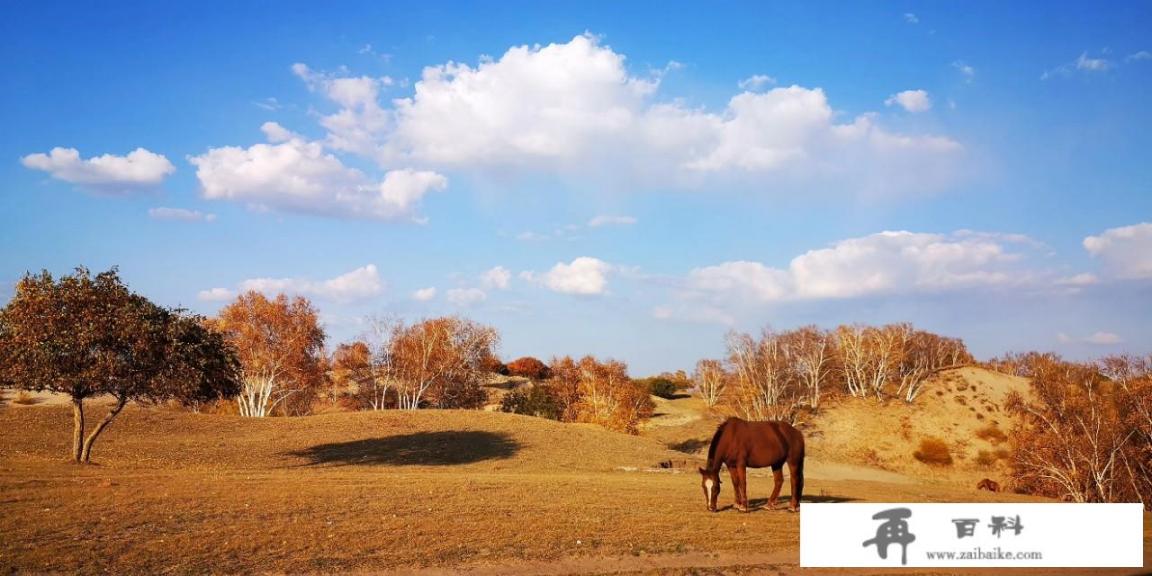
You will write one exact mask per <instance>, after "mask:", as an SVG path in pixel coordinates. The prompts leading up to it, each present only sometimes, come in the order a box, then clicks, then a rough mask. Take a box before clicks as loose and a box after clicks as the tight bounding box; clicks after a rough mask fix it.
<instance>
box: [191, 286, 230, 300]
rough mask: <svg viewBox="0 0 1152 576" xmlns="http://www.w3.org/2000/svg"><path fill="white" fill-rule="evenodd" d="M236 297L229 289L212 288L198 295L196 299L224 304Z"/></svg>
mask: <svg viewBox="0 0 1152 576" xmlns="http://www.w3.org/2000/svg"><path fill="white" fill-rule="evenodd" d="M235 297H236V293H235V292H233V291H231V290H229V289H227V288H212V289H210V290H201V291H200V292H198V293H196V298H198V299H200V300H204V301H206V302H224V301H227V300H231V299H233V298H235Z"/></svg>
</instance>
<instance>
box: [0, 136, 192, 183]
mask: <svg viewBox="0 0 1152 576" xmlns="http://www.w3.org/2000/svg"><path fill="white" fill-rule="evenodd" d="M20 162H21V163H22V164H23V165H24V166H25V167H27V168H31V169H33V170H40V171H42V172H47V173H48V174H50V175H51V176H52V177H53V178H55V179H57V180H63V181H65V182H69V183H72V184H76V185H78V186H81V187H83V188H86V189H89V190H92V191H95V192H102V193H120V192H131V191H134V190H140V189H146V188H151V187H155V186H158V185H159V184H160V183H161V182H163V181H164V178H166V177H168V176H169V175H171V174H172V173H173V172H175V171H176V167H175V166H173V165H172V163H171V162H169V161H168V159H167V158H165V157H164V156H163V155H162V154H156V153H153V152H150V151H148V150H145V149H144V148H137V149H135V150H133V151H132V152H129V153H128V155H127V156H114V155H112V154H104V155H103V156H97V157H94V158H88V159H86V160H85V159H83V158H81V157H80V151H79V150H76V149H75V148H59V147H57V148H53V149H52V150H51V151H50V152H49V153H48V154H29V155H27V156H25V157H23V158H21V159H20Z"/></svg>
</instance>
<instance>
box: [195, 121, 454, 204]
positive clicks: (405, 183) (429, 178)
mask: <svg viewBox="0 0 1152 576" xmlns="http://www.w3.org/2000/svg"><path fill="white" fill-rule="evenodd" d="M263 129H264V132H265V133H266V134H267V135H268V136H269V138H270V139H272V140H273V141H279V140H281V139H282V138H288V140H284V141H280V142H279V143H273V144H255V145H253V146H251V147H249V148H238V147H235V146H227V147H224V148H211V149H209V150H208V151H207V152H205V153H204V154H202V155H200V156H193V157H190V158H189V159H188V161H189V162H190V163H192V165H194V166H196V177H197V178H198V179H199V180H200V186H201V188H202V190H203V195H204V197H205V198H209V199H223V200H234V201H240V202H245V203H247V204H248V205H250V206H252V207H255V208H257V209H265V210H277V211H286V212H300V213H306V214H320V215H326V216H336V217H345V218H359V219H368V220H393V219H400V218H410V219H413V220H417V221H419V220H420V218H419V217H418V216H417V215H416V209H417V207H418V204H419V202H420V200H421V199H422V198H423V197H424V195H425V194H427V193H428V192H430V191H433V190H443V189H444V188H445V187H447V185H448V180H447V178H445V177H444V176H442V175H440V174H437V173H435V172H428V171H415V170H408V169H402V170H391V171H388V172H387V173H386V174H385V175H384V179H383V180H382V181H379V182H374V181H372V180H370V179H369V178H368V177H367V176H366V175H365V174H364V173H362V172H360V171H359V170H356V169H354V168H349V167H347V166H345V165H344V164H343V163H342V162H341V161H340V160H339V159H337V158H336V157H335V156H333V155H331V154H328V153H326V152H324V148H323V146H321V144H320V143H318V142H306V141H304V140H303V139H301V138H299V137H297V136H296V135H294V134H292V133H290V132H288V131H287V130H284V129H283V128H282V127H280V126H279V125H278V124H275V123H271V122H269V123H266V124H265V125H264V127H263Z"/></svg>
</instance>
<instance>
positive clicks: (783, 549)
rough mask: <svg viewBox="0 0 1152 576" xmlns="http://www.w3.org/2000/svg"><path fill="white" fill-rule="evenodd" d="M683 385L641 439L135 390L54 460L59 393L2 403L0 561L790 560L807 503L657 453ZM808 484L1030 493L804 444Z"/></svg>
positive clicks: (826, 494)
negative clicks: (741, 509) (84, 460)
mask: <svg viewBox="0 0 1152 576" xmlns="http://www.w3.org/2000/svg"><path fill="white" fill-rule="evenodd" d="M694 402H695V401H694V400H692V399H688V398H685V399H679V400H674V401H669V402H668V403H658V410H657V411H658V413H660V414H662V416H658V417H657V418H655V419H654V420H653V422H652V423H651V424H650V426H649V428H648V429H647V430H646V431H645V435H644V436H640V437H636V436H627V435H623V434H618V433H614V432H610V431H607V430H604V429H601V428H598V427H595V426H590V425H571V424H560V423H557V422H552V421H548V420H541V419H537V418H530V417H525V416H517V415H512V414H503V413H490V412H482V411H432V410H429V411H421V412H397V411H388V412H382V413H363V412H361V413H342V414H325V415H318V416H311V417H301V418H275V419H271V418H270V419H243V418H238V417H231V416H218V415H200V414H190V413H186V412H179V411H171V410H165V409H141V408H136V407H130V408H128V409H126V410H125V412H124V414H122V415H121V417H120V418H119V419H117V421H116V422H115V423H114V424H113V425H112V427H111V428H110V429H109V430H108V432H107V433H106V434H105V436H104V437H102V439H101V441H100V442H99V443H98V444H97V446H96V449H95V451H94V453H93V459H94V461H95V463H96V465H93V466H78V465H74V464H71V463H68V462H67V461H66V458H65V452H66V447H67V443H68V439H69V436H70V426H71V414H70V411H69V410H68V409H67V408H65V407H60V406H52V405H50V404H44V405H33V406H30V407H19V406H14V405H11V404H8V405H5V406H3V407H0V430H2V431H3V432H4V434H3V435H4V442H3V443H2V444H0V506H2V510H3V514H0V573H10V572H14V573H44V572H67V573H96V572H109V573H116V574H159V573H163V574H201V573H206V572H211V573H252V572H260V573H315V572H322V573H330V572H340V573H349V572H351V573H379V572H380V571H382V570H398V569H399V570H402V571H404V572H406V573H413V572H412V571H414V570H417V571H418V570H419V569H429V570H433V572H431V573H444V572H435V570H447V571H449V572H452V573H455V572H459V571H464V570H467V571H469V572H471V573H473V574H485V573H488V574H568V573H678V574H698V573H720V572H723V573H764V572H780V571H785V572H787V571H791V570H793V569H795V568H796V562H797V557H796V554H797V531H798V527H799V516H797V515H795V514H790V513H787V512H784V511H782V510H778V511H768V510H765V509H761V510H757V511H754V512H752V513H748V514H740V513H736V512H734V511H733V510H732V509H731V508H730V504H731V501H732V500H731V498H732V494H731V491H730V488H729V486H728V485H727V484H725V488H724V492H723V493H722V495H721V505H722V509H721V511H720V512H719V513H709V512H707V511H705V507H704V505H703V504H704V503H703V499H702V495H701V493H700V486H699V477H698V476H697V475H696V474H695V472H694V471H693V470H691V469H684V468H673V469H661V468H657V466H658V465H659V464H660V463H661V462H665V461H668V460H674V459H682V460H687V461H689V462H693V461H694V460H693V456H691V455H689V454H687V453H686V452H676V451H672V450H669V449H667V448H666V444H667V443H669V441H671V440H673V439H679V440H676V441H675V442H673V443H674V444H675V443H676V442H680V443H683V442H684V441H686V440H691V439H692V438H693V437H699V436H703V437H705V438H706V437H708V436H710V434H711V430H712V429H714V426H715V419H716V418H718V415H716V414H712V413H708V412H706V411H700V410H699V409H698V408H699V407H698V406H696V404H695V403H694ZM680 447H681V448H682V449H684V450H687V451H691V446H689V445H682V446H680ZM769 489H770V481H769V479H768V478H767V477H766V472H765V471H756V473H754V474H752V475H751V480H750V489H749V495H750V497H751V498H752V503H753V505H754V506H763V505H764V504H765V503H766V500H765V496H766V495H767V493H768V491H769ZM785 492H786V493H787V489H786V490H785ZM804 500H805V501H806V502H848V501H876V502H902V501H903V502H925V501H928V502H931V501H938V502H964V501H1029V500H1037V499H1035V498H1029V497H1024V496H1018V495H1013V494H990V493H987V492H977V491H975V490H973V489H972V488H971V487H968V486H949V485H945V484H940V483H923V482H919V481H916V480H915V479H914V478H913V477H911V476H905V475H900V474H895V473H892V472H884V471H882V470H877V469H875V468H869V467H865V466H859V465H855V464H852V463H841V462H829V461H824V460H822V457H821V456H820V455H819V454H816V455H813V457H812V459H811V460H810V462H809V465H808V482H807V487H806V490H805V498H804ZM417 573H418V572H417ZM1120 573H1124V572H1123V571H1121V572H1120Z"/></svg>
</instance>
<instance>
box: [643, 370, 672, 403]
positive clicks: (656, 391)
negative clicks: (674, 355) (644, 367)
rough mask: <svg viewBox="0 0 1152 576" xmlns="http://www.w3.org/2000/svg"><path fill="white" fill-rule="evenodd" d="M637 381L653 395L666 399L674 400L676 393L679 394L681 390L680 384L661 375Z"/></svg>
mask: <svg viewBox="0 0 1152 576" xmlns="http://www.w3.org/2000/svg"><path fill="white" fill-rule="evenodd" d="M636 382H637V383H638V384H640V385H641V386H643V387H644V389H645V390H647V391H648V393H649V394H651V395H652V396H659V397H661V398H664V399H666V400H672V399H673V398H676V395H677V394H679V393H680V390H681V388H680V385H679V384H677V383H676V382H674V381H672V380H669V379H667V378H662V377H660V376H655V377H653V378H643V379H640V380H637V381H636Z"/></svg>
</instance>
